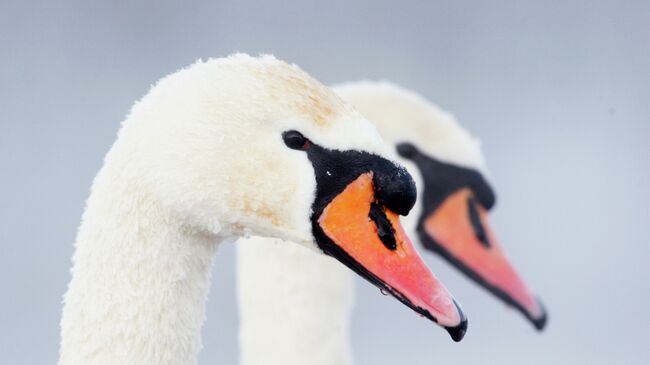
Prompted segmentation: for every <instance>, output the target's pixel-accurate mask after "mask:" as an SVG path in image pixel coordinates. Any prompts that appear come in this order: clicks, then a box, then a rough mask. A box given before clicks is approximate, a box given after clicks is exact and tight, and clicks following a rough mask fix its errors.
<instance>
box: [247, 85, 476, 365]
mask: <svg viewBox="0 0 650 365" xmlns="http://www.w3.org/2000/svg"><path fill="white" fill-rule="evenodd" d="M334 90H335V91H336V92H337V94H339V95H340V96H341V97H342V98H343V99H345V100H346V101H348V102H349V103H351V104H352V105H354V106H355V108H356V109H357V110H358V111H359V112H361V113H362V114H363V115H364V116H366V117H367V118H368V119H369V120H370V121H371V122H373V123H374V124H375V125H376V126H377V128H378V130H379V132H380V134H381V135H382V137H384V139H385V140H386V141H387V142H389V143H390V144H391V145H392V146H394V145H395V144H396V143H399V142H404V141H409V142H411V143H413V144H415V145H416V146H417V147H418V148H419V149H420V150H422V151H423V152H425V153H427V154H429V155H431V156H434V157H436V158H438V159H440V160H443V161H446V162H451V163H455V164H458V165H461V166H467V167H471V168H474V169H477V170H479V171H481V172H483V173H486V168H485V162H484V160H483V154H482V153H481V150H480V143H479V141H478V140H476V139H475V138H473V137H472V136H471V135H470V134H469V133H468V132H467V131H466V130H465V129H464V128H462V127H461V126H460V124H458V122H457V121H456V119H455V118H454V117H453V115H451V114H449V113H447V112H445V111H443V110H441V109H440V108H438V107H437V106H436V105H434V104H432V103H430V102H429V101H427V100H426V99H424V98H423V97H421V96H420V95H418V94H416V93H414V92H412V91H409V90H406V89H404V88H401V87H399V86H397V85H394V84H391V83H388V82H372V81H361V82H351V83H346V84H342V85H338V86H335V87H334ZM400 163H401V164H402V165H403V166H405V167H406V168H407V169H408V170H409V172H410V173H411V175H412V176H413V178H414V180H415V182H416V184H417V186H418V195H420V194H421V193H422V189H421V186H422V177H421V175H420V173H419V172H418V170H417V168H416V167H415V165H414V164H412V163H411V162H410V161H406V160H403V161H400ZM419 214H420V204H416V205H415V207H414V208H413V209H412V210H411V212H410V214H409V215H408V217H406V218H405V219H404V220H403V222H404V227H405V229H407V232H408V233H411V234H409V236H411V237H416V236H414V235H413V234H412V232H414V228H415V224H416V220H417V217H418V216H419ZM237 263H238V268H237V276H238V291H239V302H240V327H241V333H240V348H241V360H242V361H241V364H242V365H274V364H283V365H304V364H311V365H348V364H351V363H352V354H351V348H350V341H349V331H348V325H349V321H348V319H349V318H350V315H351V311H352V305H353V293H354V292H353V288H352V287H353V282H352V276H351V275H350V273H349V272H348V271H347V270H345V269H344V268H343V267H342V265H338V263H337V262H335V261H334V260H332V259H330V258H327V257H323V256H322V255H316V254H313V253H312V252H310V251H307V250H304V249H301V248H300V247H295V246H292V245H277V244H276V243H274V242H273V240H268V239H264V238H259V237H251V238H249V239H247V240H244V242H241V244H240V245H239V246H238V261H237ZM260 293H264V295H263V296H261V295H260ZM316 331H318V332H316ZM319 339H322V341H319Z"/></svg>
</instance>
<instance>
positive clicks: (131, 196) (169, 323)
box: [59, 54, 467, 365]
mask: <svg viewBox="0 0 650 365" xmlns="http://www.w3.org/2000/svg"><path fill="white" fill-rule="evenodd" d="M392 158H393V155H392V151H391V150H390V148H388V147H387V145H386V144H385V143H384V142H383V140H382V139H381V137H380V135H379V133H378V132H377V131H376V129H375V128H374V126H373V125H372V124H371V123H369V122H368V121H367V120H366V119H365V118H364V117H363V116H362V115H361V114H359V113H358V112H356V111H355V110H354V109H353V108H352V107H351V106H349V105H348V104H346V103H345V102H343V101H342V100H341V99H340V98H339V97H338V96H336V94H334V93H333V92H332V91H331V90H329V89H328V88H326V87H324V86H322V85H321V84H320V83H318V82H317V81H316V80H314V79H313V78H311V77H310V76H308V75H307V74H306V73H305V72H303V71H302V70H301V69H300V68H298V67H297V66H295V65H290V64H287V63H285V62H282V61H280V60H277V59H275V58H274V57H272V56H261V57H259V58H255V57H250V56H248V55H244V54H236V55H232V56H230V57H226V58H219V59H211V60H208V61H205V62H204V61H198V62H196V63H195V64H193V65H191V66H189V67H187V68H185V69H182V70H180V71H178V72H175V73H173V74H171V75H169V76H167V77H164V78H162V79H161V80H160V81H158V82H157V83H156V85H155V86H153V87H152V88H151V89H150V90H149V92H148V93H147V94H146V95H145V96H144V97H143V98H142V99H141V100H140V101H138V102H137V103H136V104H135V105H134V106H133V108H132V109H131V111H130V113H129V114H128V116H127V117H126V119H125V121H124V122H123V123H122V126H121V128H120V130H119V133H118V136H117V139H116V141H115V143H114V144H113V146H112V147H111V149H110V151H109V152H108V154H107V155H106V157H105V159H104V164H103V166H102V168H101V169H100V171H99V172H98V174H97V176H96V177H95V179H94V181H93V184H92V188H91V193H90V196H89V198H88V200H87V202H86V208H85V211H84V213H83V217H82V222H81V225H80V227H79V230H78V233H77V238H76V241H75V252H74V254H73V258H72V261H73V266H72V269H71V274H72V278H71V281H70V283H69V285H68V289H67V292H66V294H65V295H64V306H63V312H62V319H61V345H60V355H59V364H60V365H71V364H74V365H77V364H85V365H88V364H101V365H104V364H194V363H196V359H197V353H198V351H199V349H200V347H201V337H200V329H201V325H202V323H203V321H204V315H205V314H204V307H205V301H206V296H207V293H208V289H209V284H210V272H211V266H212V261H213V257H214V255H215V253H216V251H217V248H218V247H219V246H220V245H221V244H222V243H224V242H228V241H233V240H236V239H237V238H238V237H244V236H247V235H256V236H262V237H274V238H281V239H284V240H287V241H291V242H294V243H295V244H296V245H301V246H303V247H306V248H309V249H311V250H313V251H319V252H324V253H327V254H328V255H330V256H333V257H335V258H336V259H337V260H339V261H340V262H342V263H343V264H344V265H346V266H348V267H349V268H350V269H352V270H353V271H355V272H356V273H357V274H359V275H361V276H363V277H364V278H366V279H367V280H369V281H370V282H372V283H373V284H374V285H377V286H378V287H380V288H381V289H382V290H384V291H385V292H388V293H391V294H392V295H393V296H395V297H396V298H397V299H399V300H400V301H401V302H403V303H404V304H406V305H407V306H409V307H410V308H412V309H413V310H415V311H416V312H418V313H419V314H421V315H422V316H425V317H427V318H429V319H431V320H433V321H435V322H437V323H438V324H439V325H440V326H442V327H444V328H446V329H447V330H448V332H449V333H450V334H451V335H452V336H453V337H455V338H456V339H460V338H461V337H462V336H463V334H464V332H465V329H466V326H467V325H466V323H467V322H466V317H465V315H464V313H463V312H462V310H461V309H460V306H459V305H458V304H457V303H456V302H455V301H454V299H453V297H452V296H451V294H450V293H449V291H448V290H447V289H446V288H445V287H444V286H443V285H442V283H440V282H439V281H438V280H437V279H436V278H435V277H434V276H433V274H431V272H430V271H429V270H428V269H427V268H426V266H425V265H424V263H423V261H422V260H421V259H420V257H419V256H418V254H417V252H416V251H415V250H414V248H413V245H412V244H411V242H410V241H409V239H408V237H407V236H406V235H405V233H404V230H403V228H402V226H401V225H400V223H399V217H398V215H406V214H407V213H408V211H409V210H410V209H411V208H412V206H413V205H414V203H415V185H414V182H413V180H412V178H411V177H410V175H409V174H408V173H407V172H406V171H405V170H404V169H403V168H402V167H400V166H399V165H397V164H396V163H394V162H391V159H392ZM287 245H288V244H287ZM295 274H296V275H300V273H295Z"/></svg>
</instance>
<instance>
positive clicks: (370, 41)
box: [0, 0, 650, 365]
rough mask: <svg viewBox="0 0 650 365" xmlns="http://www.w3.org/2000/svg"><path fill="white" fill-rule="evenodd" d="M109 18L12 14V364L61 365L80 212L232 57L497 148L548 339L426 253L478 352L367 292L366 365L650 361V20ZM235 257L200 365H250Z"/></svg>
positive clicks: (7, 67) (48, 11)
mask: <svg viewBox="0 0 650 365" xmlns="http://www.w3.org/2000/svg"><path fill="white" fill-rule="evenodd" d="M91 3H92V4H91ZM98 3H100V2H89V1H73V2H70V1H68V2H62V1H43V2H42V3H41V4H36V3H35V2H30V1H20V2H19V1H15V2H14V1H7V0H3V1H2V2H1V3H0V46H1V48H0V49H1V54H0V176H1V178H0V250H1V251H0V253H1V254H0V293H1V294H0V295H1V298H0V363H2V364H53V363H55V361H56V358H57V348H58V341H59V339H58V320H59V316H60V310H61V303H60V302H61V296H62V294H63V292H64V290H65V287H66V284H67V282H68V280H69V272H68V268H69V260H70V256H71V253H72V242H73V240H74V237H75V231H76V228H77V225H78V223H79V218H80V215H81V212H82V209H83V204H84V200H85V199H86V197H87V194H88V188H89V186H90V183H91V179H92V177H93V176H94V174H95V173H96V171H97V170H98V168H99V167H100V164H101V160H102V157H103V155H104V154H105V152H106V151H107V149H108V147H109V146H110V144H111V143H112V141H113V140H114V138H115V132H116V130H117V128H118V123H119V122H120V121H121V119H122V118H123V116H124V115H125V113H126V112H127V110H128V109H129V108H130V106H131V104H132V103H133V101H134V100H136V99H137V98H139V97H141V96H142V95H143V94H144V93H145V92H146V91H147V89H148V87H149V85H150V84H152V83H153V82H155V81H156V80H157V79H158V78H159V77H161V76H162V75H165V74H167V73H169V72H171V71H173V70H175V69H177V68H179V67H181V66H184V65H187V64H189V63H191V62H193V61H194V60H196V59H197V58H200V57H202V58H208V57H211V56H212V57H215V56H224V55H227V54H229V53H230V52H232V51H236V50H238V51H245V52H249V53H252V54H257V53H260V52H268V53H274V54H275V55H276V56H278V57H280V58H282V59H285V60H289V61H292V62H295V63H297V64H299V65H301V66H302V67H303V68H304V69H305V70H307V71H308V72H309V73H311V74H312V75H314V76H316V77H317V78H318V79H320V80H321V81H323V82H326V83H334V82H340V81H345V80H352V79H359V78H371V79H377V78H387V79H389V80H392V81H394V82H397V83H399V84H402V85H404V86H406V87H409V88H412V89H415V90H417V91H419V92H421V93H422V94H424V95H425V96H427V97H428V98H430V99H432V100H434V101H436V102H437V103H439V104H440V105H442V106H443V107H445V108H446V109H448V110H451V111H453V112H454V113H455V114H456V115H457V116H458V118H459V120H460V121H461V122H462V123H463V124H464V125H465V126H467V127H468V128H469V129H470V130H471V131H472V132H473V133H475V134H476V135H478V136H480V137H481V138H482V140H483V143H484V150H485V152H486V155H487V157H488V163H489V166H490V168H491V171H492V175H493V183H494V185H495V186H496V188H497V190H498V193H499V196H500V201H499V204H498V206H497V208H496V211H495V212H494V214H493V222H494V225H495V226H496V229H497V231H498V232H499V235H500V237H501V241H502V243H503V245H504V246H505V247H506V249H507V250H508V251H509V254H510V256H511V258H512V260H513V261H514V262H515V263H516V264H517V266H518V267H519V268H520V270H521V272H522V273H523V275H524V276H525V277H526V278H527V279H528V281H529V282H530V283H531V284H532V285H533V286H534V287H535V288H536V289H537V291H538V292H539V293H540V294H542V296H543V298H544V299H545V301H546V304H547V306H548V308H549V310H550V313H551V321H550V325H549V327H548V330H547V331H546V332H544V333H543V334H541V335H540V334H537V333H535V332H534V331H533V330H532V328H531V327H530V326H529V325H528V324H527V323H525V322H524V321H523V320H522V318H521V317H520V316H519V315H517V314H516V313H514V312H512V311H510V310H508V309H506V308H505V307H504V306H503V305H501V304H500V303H498V302H496V301H495V300H493V299H492V297H490V296H489V295H488V294H486V293H484V292H483V291H481V290H478V289H477V288H476V287H474V286H473V285H472V284H470V283H469V282H467V281H466V280H465V279H464V278H463V277H461V276H460V275H459V274H458V273H456V272H454V271H453V270H451V269H449V268H448V267H447V265H446V264H444V263H443V262H442V261H440V260H438V259H437V258H435V257H432V256H431V255H427V261H428V263H429V264H430V266H431V267H432V268H433V270H434V271H435V272H437V274H438V276H440V277H441V278H442V279H443V280H444V281H445V282H446V283H447V285H448V286H449V287H450V288H452V290H453V292H454V293H455V294H456V297H457V298H459V299H460V300H461V301H462V302H463V303H464V306H465V309H466V310H467V312H468V313H469V315H470V319H471V321H470V331H469V333H468V335H467V337H466V339H465V341H463V342H462V343H460V344H455V343H452V342H451V341H450V339H449V338H448V337H447V335H446V333H444V332H443V331H441V330H440V329H439V328H437V327H435V326H434V325H432V324H431V323H430V322H428V321H426V320H423V319H421V318H419V317H418V316H416V315H413V313H412V312H411V311H409V310H407V309H406V308H405V307H404V306H402V305H400V304H399V303H397V302H396V301H395V300H393V299H389V298H387V297H384V296H382V295H380V293H379V291H378V290H376V289H374V288H373V287H371V286H370V285H369V284H366V283H365V282H361V281H359V282H358V283H357V284H358V285H357V286H358V288H359V290H358V293H359V294H358V299H359V300H358V304H357V307H356V311H355V316H354V320H353V324H352V327H353V345H354V349H355V358H356V360H357V363H358V364H378V365H381V364H402V363H406V362H408V363H409V364H431V363H435V362H438V363H445V362H446V363H457V364H497V363H499V364H524V363H525V364H533V363H536V364H578V363H590V364H612V363H647V361H648V358H649V357H650V347H649V346H648V338H647V336H648V335H647V333H646V332H645V328H646V327H647V326H648V325H650V315H649V313H648V311H649V309H648V308H649V307H650V294H648V289H650V284H649V281H648V274H649V269H648V263H647V260H648V254H649V253H650V248H649V243H650V242H649V240H648V229H649V227H648V225H649V218H650V208H649V207H650V199H649V194H648V192H647V187H648V184H649V182H650V181H649V180H650V173H649V172H648V167H650V164H649V162H650V154H649V152H650V149H649V148H648V146H647V140H648V137H650V103H649V97H650V71H649V68H648V67H649V66H650V26H649V25H648V23H649V22H650V2H648V1H610V2H603V1H568V2H560V1H557V2H554V4H551V2H549V1H539V2H528V1H512V2H509V3H508V2H503V1H477V2H472V3H469V2H461V1H444V2H440V1H420V2H417V3H407V2H403V1H402V2H381V1H364V2H352V1H321V2H316V3H314V2H307V1H284V2H259V3H250V2H246V1H213V2H207V1H206V2H202V3H199V2H192V1H183V2H182V3H183V5H179V4H180V3H181V2H179V4H176V3H174V2H170V1H155V2H154V1H150V2H145V1H138V2H132V1H104V2H103V4H98ZM233 255H234V246H233V245H228V246H227V247H224V248H223V249H222V250H221V252H220V254H219V255H218V259H217V261H216V267H215V269H214V278H215V280H214V283H213V286H212V292H211V294H210V301H209V305H208V321H207V323H206V326H205V327H204V331H203V333H204V343H205V349H204V350H203V351H202V353H201V355H200V362H201V364H212V363H221V364H234V363H235V362H236V359H237V342H236V335H235V333H236V332H235V331H236V326H237V319H236V302H235V297H234V293H235V292H234V280H233V272H234V267H233Z"/></svg>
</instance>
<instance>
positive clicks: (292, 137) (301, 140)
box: [282, 131, 311, 151]
mask: <svg viewBox="0 0 650 365" xmlns="http://www.w3.org/2000/svg"><path fill="white" fill-rule="evenodd" d="M282 139H283V140H284V144H286V145H287V147H289V148H291V149H293V150H302V151H306V150H308V149H309V147H311V141H309V139H307V138H306V137H305V136H303V135H302V133H300V132H298V131H286V132H284V133H282Z"/></svg>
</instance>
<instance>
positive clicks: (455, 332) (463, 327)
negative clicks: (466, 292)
mask: <svg viewBox="0 0 650 365" xmlns="http://www.w3.org/2000/svg"><path fill="white" fill-rule="evenodd" d="M454 305H455V306H456V309H458V314H460V323H459V324H458V325H457V326H455V327H445V329H446V330H447V333H449V335H450V336H451V339H452V340H454V342H460V341H461V340H462V339H463V337H465V333H467V316H465V312H463V310H462V309H461V308H460V306H459V305H458V303H456V300H454Z"/></svg>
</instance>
